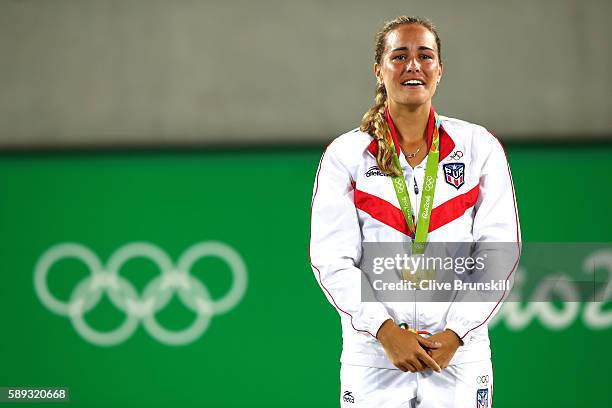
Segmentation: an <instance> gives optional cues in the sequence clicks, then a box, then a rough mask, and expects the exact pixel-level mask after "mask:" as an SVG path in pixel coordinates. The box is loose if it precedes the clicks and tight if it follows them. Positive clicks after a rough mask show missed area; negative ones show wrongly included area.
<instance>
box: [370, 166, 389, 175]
mask: <svg viewBox="0 0 612 408" xmlns="http://www.w3.org/2000/svg"><path fill="white" fill-rule="evenodd" d="M365 176H366V177H371V176H384V177H388V175H387V174H385V173H383V172H382V171H381V170H380V169H379V168H378V166H372V167H370V168H369V169H368V171H366V172H365Z"/></svg>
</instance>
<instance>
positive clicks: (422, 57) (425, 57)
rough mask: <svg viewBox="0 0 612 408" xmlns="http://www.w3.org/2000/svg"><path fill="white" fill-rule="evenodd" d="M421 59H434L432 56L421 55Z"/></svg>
mask: <svg viewBox="0 0 612 408" xmlns="http://www.w3.org/2000/svg"><path fill="white" fill-rule="evenodd" d="M421 59H433V57H432V56H431V55H427V54H421Z"/></svg>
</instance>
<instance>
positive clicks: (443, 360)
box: [376, 319, 462, 373]
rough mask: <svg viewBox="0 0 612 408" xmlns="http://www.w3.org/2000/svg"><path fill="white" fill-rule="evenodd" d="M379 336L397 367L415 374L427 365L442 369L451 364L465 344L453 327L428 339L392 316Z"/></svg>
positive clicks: (433, 368) (382, 326)
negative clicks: (397, 322) (403, 326)
mask: <svg viewBox="0 0 612 408" xmlns="http://www.w3.org/2000/svg"><path fill="white" fill-rule="evenodd" d="M376 338H377V339H378V341H380V343H381V344H382V346H383V348H384V349H385V352H386V353H387V357H388V358H389V360H390V361H391V363H393V365H394V366H396V367H397V368H399V369H400V370H402V371H404V372H406V371H410V372H412V373H416V372H418V371H423V370H425V369H427V368H431V369H432V370H434V371H436V372H440V371H441V370H442V369H444V368H446V367H448V363H449V362H450V360H451V359H452V358H453V356H454V355H455V352H456V351H457V349H458V348H459V346H461V344H462V342H461V339H460V338H459V336H457V334H456V333H455V332H454V331H452V330H448V329H447V330H444V331H443V332H440V333H436V334H434V335H433V336H431V337H429V338H425V337H422V336H420V335H418V334H416V333H413V332H411V331H409V330H404V329H402V328H400V327H399V326H397V325H396V324H395V323H394V322H393V320H391V319H389V320H386V321H385V322H384V323H383V324H382V325H381V326H380V329H379V330H378V333H377V334H376Z"/></svg>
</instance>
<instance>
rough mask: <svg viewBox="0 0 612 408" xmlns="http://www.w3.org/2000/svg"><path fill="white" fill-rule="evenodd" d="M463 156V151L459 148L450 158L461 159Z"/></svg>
mask: <svg viewBox="0 0 612 408" xmlns="http://www.w3.org/2000/svg"><path fill="white" fill-rule="evenodd" d="M462 157H463V152H462V151H461V150H457V151H456V152H454V153H453V154H452V155H451V157H450V158H451V159H453V160H459V159H461V158H462Z"/></svg>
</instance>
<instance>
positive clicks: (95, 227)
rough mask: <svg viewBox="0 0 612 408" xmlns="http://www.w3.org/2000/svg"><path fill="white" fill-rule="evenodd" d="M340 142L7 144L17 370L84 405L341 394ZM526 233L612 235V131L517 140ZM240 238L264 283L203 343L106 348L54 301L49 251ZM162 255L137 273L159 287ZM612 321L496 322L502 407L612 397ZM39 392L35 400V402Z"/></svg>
mask: <svg viewBox="0 0 612 408" xmlns="http://www.w3.org/2000/svg"><path fill="white" fill-rule="evenodd" d="M321 152H322V149H315V148H307V149H270V150H269V151H265V150H253V151H249V150H229V149H228V150H218V151H209V152H207V151H195V152H151V151H149V152H106V153H104V152H96V153H93V152H91V153H88V152H71V153H67V152H65V153H19V154H17V153H13V154H9V153H4V154H3V155H2V156H0V226H1V228H2V230H1V231H2V235H1V240H2V241H1V245H0V259H1V260H2V263H1V264H0V265H1V266H0V268H2V269H1V274H2V275H1V276H2V283H1V285H0V313H1V316H2V319H1V320H0V322H1V323H2V325H1V326H0V334H1V337H0V386H21V387H25V386H28V387H33V386H44V387H50V386H66V387H69V388H70V391H71V403H70V405H72V406H78V407H109V406H125V407H128V406H129V407H157V406H160V407H163V406H165V407H170V406H178V407H191V406H194V407H195V406H198V407H226V406H228V407H230V406H235V407H238V406H240V407H245V406H247V407H248V406H253V407H259V406H266V407H272V406H279V407H280V406H283V407H286V406H294V407H335V406H338V393H339V354H340V351H341V333H340V324H339V318H338V314H337V312H336V311H335V310H334V309H333V308H332V307H331V306H330V305H329V304H328V303H327V300H326V299H325V298H324V296H323V294H322V292H321V290H320V289H319V287H318V285H317V283H316V281H315V279H314V276H313V274H312V272H311V269H310V266H309V262H308V239H309V218H310V201H311V194H312V184H313V180H314V176H315V172H316V167H317V164H318V161H319V157H320V154H321ZM508 157H509V160H510V163H511V166H512V170H513V176H514V182H515V188H516V195H517V198H518V205H519V213H520V217H521V226H522V233H523V239H524V241H526V242H528V241H564V242H574V241H603V242H610V241H612V228H611V227H612V221H611V220H610V216H609V213H608V212H609V210H610V204H611V203H612V189H610V186H611V183H610V176H609V174H610V171H609V165H610V159H611V158H612V145H596V146H591V147H584V146H578V145H569V146H538V145H527V146H525V145H514V146H510V147H509V148H508ZM209 240H214V241H221V242H224V243H226V244H228V245H230V246H231V247H233V248H234V249H235V250H237V251H238V252H239V253H240V254H241V256H242V258H243V259H244V261H245V263H246V266H247V269H248V279H249V281H248V288H247V292H246V294H245V296H244V297H243V299H242V301H241V302H240V303H239V304H238V305H237V306H236V307H235V308H234V309H232V310H230V311H229V312H228V313H226V314H223V315H218V316H215V317H213V319H212V322H211V325H210V327H209V328H208V330H207V331H206V332H205V333H204V334H203V335H202V336H201V337H200V338H199V339H198V340H197V341H195V342H194V343H191V344H189V345H186V346H178V347H172V346H167V345H164V344H161V343H159V342H157V341H156V340H154V339H153V338H152V337H151V336H150V335H149V334H148V333H147V332H146V331H145V330H144V329H143V327H142V326H139V328H138V329H137V331H136V332H135V334H134V335H133V336H132V337H131V338H129V339H128V340H127V341H125V342H124V343H121V344H119V345H117V346H112V347H98V346H94V345H92V344H90V343H88V342H86V341H85V340H83V339H82V338H81V337H80V336H79V335H78V334H77V333H76V332H75V330H74V329H73V327H72V325H71V324H70V321H69V320H68V319H67V318H65V317H62V316H58V315H55V314H53V313H51V312H50V311H49V310H47V309H46V307H44V306H43V305H42V304H41V302H40V301H39V300H38V298H37V296H36V294H35V292H34V289H33V271H34V265H35V264H36V261H37V260H38V258H39V257H40V256H41V255H42V254H43V252H44V251H46V250H47V249H48V248H49V247H51V246H53V245H55V244H57V243H61V242H78V243H81V244H83V245H85V246H87V247H89V248H90V249H92V250H93V251H94V252H95V253H96V254H97V255H98V256H99V258H100V259H101V260H102V262H106V260H107V259H108V257H109V256H110V254H111V253H112V252H113V251H115V250H116V249H117V248H119V247H121V246H123V245H124V244H127V243H130V242H133V241H148V242H151V243H154V244H156V245H158V246H159V247H161V248H163V249H164V250H165V251H166V252H167V253H168V255H169V256H170V257H171V259H172V260H173V261H176V260H177V259H178V258H179V257H180V255H181V253H182V252H183V251H184V250H185V249H187V248H188V247H190V246H191V245H193V244H194V243H196V242H200V241H209ZM228 271H229V270H228V267H227V266H226V265H225V264H224V263H223V262H221V261H219V260H215V259H207V260H204V261H201V262H198V263H197V264H196V265H195V267H194V270H193V274H194V275H195V276H197V277H198V278H199V279H201V280H202V281H203V282H204V283H205V285H206V286H207V287H208V289H209V290H210V292H211V293H212V295H213V297H215V298H218V297H219V296H221V295H222V294H223V293H224V292H225V291H226V290H227V288H228V287H229V286H230V285H231V278H230V276H229V272H228ZM87 273H88V272H87V270H86V269H85V267H84V266H83V265H81V264H79V263H78V262H76V261H70V260H65V261H61V262H58V263H57V264H56V265H55V266H54V268H52V270H51V272H50V278H49V287H50V289H51V291H52V293H54V294H55V295H56V296H57V297H58V298H60V299H63V300H66V299H68V297H69V296H70V293H71V290H72V288H74V286H75V284H76V283H78V282H79V280H80V279H82V278H83V277H84V276H86V275H87ZM158 273H159V272H158V271H157V270H156V269H155V267H154V266H153V265H152V264H151V263H150V262H149V261H147V260H143V259H136V260H133V261H130V262H128V263H127V264H126V265H125V267H124V268H123V270H122V271H121V275H122V276H125V277H126V278H127V279H129V280H130V281H131V282H133V284H134V286H135V287H136V288H138V290H139V291H142V288H143V287H144V286H145V285H146V283H147V282H148V281H150V280H151V279H152V278H154V277H155V276H156V275H157V274H158ZM123 316H124V315H123V314H122V313H121V312H119V311H118V310H116V309H115V308H114V307H113V306H112V304H111V303H110V301H109V300H108V299H107V298H103V300H102V302H101V303H100V304H99V306H97V307H96V308H95V309H94V310H92V311H91V312H90V313H88V315H87V320H88V322H90V324H91V325H92V326H95V327H96V328H98V329H99V330H110V329H112V328H114V327H116V326H117V325H119V324H120V323H121V321H122V319H123ZM157 317H158V320H159V321H160V322H161V323H162V324H164V325H165V326H166V327H168V328H169V329H180V328H183V327H186V326H188V325H189V324H190V322H191V320H192V319H193V317H194V315H193V313H192V312H191V311H190V310H189V309H186V308H185V307H184V306H183V305H182V304H181V302H180V301H179V300H178V298H174V299H173V300H172V302H171V303H170V304H169V306H168V307H167V308H166V309H164V310H163V311H161V312H160V313H159V314H158V316H157ZM611 340H612V332H611V330H610V328H609V327H608V328H605V329H603V330H591V329H589V328H587V327H586V326H585V325H584V323H583V321H582V318H581V315H579V317H578V318H577V319H576V320H575V321H574V323H573V324H572V325H571V326H569V327H567V328H564V329H562V330H551V329H549V328H546V327H544V326H542V325H541V324H540V323H539V322H538V321H537V320H534V321H533V322H532V323H531V324H530V325H529V326H528V327H527V328H525V329H524V330H519V331H516V330H511V329H509V328H508V327H507V326H506V325H505V324H504V322H503V321H500V322H499V323H498V324H497V325H496V326H495V327H494V328H493V329H492V330H491V341H492V345H493V346H492V351H493V363H494V369H495V406H496V407H498V408H503V407H517V406H542V407H561V406H564V407H565V406H567V407H569V406H612V397H611V393H610V391H609V388H608V385H609V382H610V381H609V377H608V374H607V367H608V366H610V365H611V364H612V355H611V353H610V351H609V345H610V344H611ZM21 406H24V405H23V404H22V405H21Z"/></svg>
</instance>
